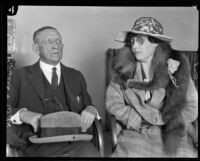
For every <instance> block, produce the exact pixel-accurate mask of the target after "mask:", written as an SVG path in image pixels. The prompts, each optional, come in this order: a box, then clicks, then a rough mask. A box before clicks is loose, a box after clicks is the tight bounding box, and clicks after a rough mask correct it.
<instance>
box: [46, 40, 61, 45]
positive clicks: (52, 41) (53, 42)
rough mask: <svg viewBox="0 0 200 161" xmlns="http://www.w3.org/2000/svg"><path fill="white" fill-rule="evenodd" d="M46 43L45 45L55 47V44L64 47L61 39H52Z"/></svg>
mask: <svg viewBox="0 0 200 161" xmlns="http://www.w3.org/2000/svg"><path fill="white" fill-rule="evenodd" d="M44 43H45V44H46V45H53V44H55V43H56V44H57V45H63V43H62V41H61V40H59V39H56V40H50V39H48V40H46V41H44Z"/></svg>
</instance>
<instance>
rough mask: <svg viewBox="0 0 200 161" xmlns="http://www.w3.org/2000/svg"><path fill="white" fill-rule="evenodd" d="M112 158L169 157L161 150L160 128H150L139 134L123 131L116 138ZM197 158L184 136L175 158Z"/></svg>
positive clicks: (195, 152) (190, 142)
mask: <svg viewBox="0 0 200 161" xmlns="http://www.w3.org/2000/svg"><path fill="white" fill-rule="evenodd" d="M112 157H170V156H168V155H166V154H165V152H164V150H163V143H162V139H161V133H160V128H158V127H156V126H152V128H149V129H143V130H142V131H141V132H137V131H132V130H123V131H122V133H120V135H119V137H118V145H117V147H116V149H115V151H114V153H113V155H112ZM172 157H197V150H196V149H195V148H194V147H193V143H192V140H191V139H190V138H188V137H187V136H185V137H184V138H183V140H182V142H181V146H180V148H179V149H178V152H177V154H176V156H172Z"/></svg>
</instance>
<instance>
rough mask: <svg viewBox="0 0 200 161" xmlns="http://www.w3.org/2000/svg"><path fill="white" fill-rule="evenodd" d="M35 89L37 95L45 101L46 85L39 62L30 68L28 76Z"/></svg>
mask: <svg viewBox="0 0 200 161" xmlns="http://www.w3.org/2000/svg"><path fill="white" fill-rule="evenodd" d="M28 78H29V81H30V82H31V84H32V86H33V88H34V89H35V90H36V92H37V94H38V95H39V96H40V98H41V99H42V100H43V98H44V84H43V76H42V70H41V69H40V66H39V62H37V63H35V64H34V65H33V66H32V67H31V68H30V74H29V76H28Z"/></svg>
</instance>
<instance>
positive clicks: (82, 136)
mask: <svg viewBox="0 0 200 161" xmlns="http://www.w3.org/2000/svg"><path fill="white" fill-rule="evenodd" d="M92 138H93V136H92V135H89V134H76V135H61V136H52V137H42V138H40V137H38V136H37V135H33V136H31V137H29V140H30V142H32V143H35V144H41V143H55V142H65V141H80V140H84V141H89V140H91V139H92Z"/></svg>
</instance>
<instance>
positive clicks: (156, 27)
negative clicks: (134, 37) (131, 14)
mask: <svg viewBox="0 0 200 161" xmlns="http://www.w3.org/2000/svg"><path fill="white" fill-rule="evenodd" d="M132 30H136V31H139V32H145V33H149V34H159V35H163V33H164V32H163V27H162V25H161V23H160V22H158V21H157V20H156V19H155V18H152V17H141V18H139V19H137V20H136V21H135V23H134V26H133V28H132Z"/></svg>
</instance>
